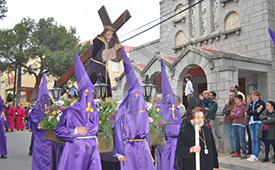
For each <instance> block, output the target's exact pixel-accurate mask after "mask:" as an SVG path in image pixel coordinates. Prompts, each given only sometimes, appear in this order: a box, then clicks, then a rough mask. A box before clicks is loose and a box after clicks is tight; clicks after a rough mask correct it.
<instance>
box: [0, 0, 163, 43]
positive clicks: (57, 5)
mask: <svg viewBox="0 0 275 170" xmlns="http://www.w3.org/2000/svg"><path fill="white" fill-rule="evenodd" d="M159 1H160V0H138V1H132V0H6V2H7V4H6V6H7V7H8V12H7V13H5V15H7V17H5V18H4V19H3V20H0V29H11V28H13V27H14V25H15V24H17V23H19V22H20V21H21V19H22V18H24V17H30V18H31V19H34V20H35V21H37V22H38V21H39V19H40V18H48V17H53V18H54V20H55V21H56V22H57V24H58V25H63V26H65V27H66V28H67V29H69V28H70V26H73V27H76V36H77V37H78V36H79V37H80V42H84V41H87V40H91V39H94V38H95V37H96V36H97V35H98V34H100V33H101V32H102V31H103V25H102V23H101V20H100V17H99V15H98V12H97V11H98V10H99V9H100V8H101V7H102V6H103V5H104V6H105V8H106V10H107V12H108V14H109V17H110V19H111V21H112V22H115V20H116V19H117V18H118V17H119V16H120V15H121V14H122V13H123V12H124V11H125V10H126V9H128V11H129V12H130V14H131V18H130V19H129V20H128V21H127V22H126V23H125V24H124V25H123V26H122V27H121V28H120V29H119V30H118V31H117V35H118V37H119V40H120V41H123V40H125V39H127V38H129V37H131V36H133V35H135V34H137V33H139V32H141V31H143V30H145V29H146V28H148V27H150V26H152V25H154V24H157V23H158V22H159V20H158V21H156V22H154V23H152V24H151V25H148V26H147V27H144V28H142V29H140V30H137V31H134V32H132V33H130V34H127V33H129V32H131V31H133V30H135V29H136V28H139V27H141V26H143V25H145V24H147V23H149V22H151V21H153V20H155V19H157V18H159V17H160V16H159V14H160V5H159ZM125 34H127V35H125ZM123 35H125V36H123ZM158 38H159V26H157V27H154V28H153V29H151V30H150V31H147V32H146V33H143V34H141V35H139V36H137V37H135V38H133V39H131V40H128V41H126V42H124V43H123V45H128V46H134V47H136V46H139V45H142V44H144V43H147V42H150V41H153V40H156V39H158Z"/></svg>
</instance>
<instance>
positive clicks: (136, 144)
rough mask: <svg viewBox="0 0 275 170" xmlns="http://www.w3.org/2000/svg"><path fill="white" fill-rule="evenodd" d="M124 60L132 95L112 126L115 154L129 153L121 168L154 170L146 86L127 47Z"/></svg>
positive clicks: (128, 97) (122, 169)
mask: <svg viewBox="0 0 275 170" xmlns="http://www.w3.org/2000/svg"><path fill="white" fill-rule="evenodd" d="M122 59H123V64H124V71H125V75H126V80H127V85H128V94H127V96H126V97H125V99H124V100H123V101H122V103H121V104H120V106H119V108H118V110H117V114H116V117H115V120H114V122H113V126H112V128H113V129H114V148H113V153H114V157H116V155H117V154H120V155H122V156H125V157H126V159H127V161H126V163H123V162H120V167H121V170H154V169H155V168H154V164H153V158H152V155H151V151H150V148H151V142H150V135H149V120H148V113H147V112H146V107H145V102H144V99H143V96H142V88H141V86H140V84H139V82H138V79H137V77H136V75H135V73H134V70H133V68H132V66H131V64H130V62H129V59H128V57H127V56H126V53H125V51H124V49H123V48H122Z"/></svg>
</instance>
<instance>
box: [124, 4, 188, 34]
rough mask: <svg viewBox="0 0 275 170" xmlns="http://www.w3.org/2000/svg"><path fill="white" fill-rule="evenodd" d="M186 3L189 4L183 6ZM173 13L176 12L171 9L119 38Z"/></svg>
mask: <svg viewBox="0 0 275 170" xmlns="http://www.w3.org/2000/svg"><path fill="white" fill-rule="evenodd" d="M186 5H188V3H187V4H185V5H183V7H184V6H186ZM171 13H174V11H171V12H169V13H167V14H164V15H163V16H160V17H159V18H157V19H154V20H153V21H150V22H148V23H146V24H144V25H142V26H140V27H138V28H136V29H134V30H132V31H130V32H127V33H126V34H123V35H121V36H119V38H122V37H124V36H126V35H128V34H130V33H132V32H135V31H137V30H139V29H141V28H143V27H145V26H147V25H149V24H151V23H153V22H155V21H157V20H159V19H160V18H162V17H166V16H167V15H170V14H171Z"/></svg>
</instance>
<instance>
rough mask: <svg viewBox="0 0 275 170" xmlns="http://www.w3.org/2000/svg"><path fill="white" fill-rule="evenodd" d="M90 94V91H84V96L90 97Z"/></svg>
mask: <svg viewBox="0 0 275 170" xmlns="http://www.w3.org/2000/svg"><path fill="white" fill-rule="evenodd" d="M88 93H89V90H88V89H86V90H85V91H84V96H85V97H87V96H88Z"/></svg>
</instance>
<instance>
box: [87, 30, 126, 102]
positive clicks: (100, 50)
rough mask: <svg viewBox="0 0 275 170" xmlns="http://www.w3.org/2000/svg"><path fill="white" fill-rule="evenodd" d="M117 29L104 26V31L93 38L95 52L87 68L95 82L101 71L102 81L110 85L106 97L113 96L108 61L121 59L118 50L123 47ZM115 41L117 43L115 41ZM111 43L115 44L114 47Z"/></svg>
mask: <svg viewBox="0 0 275 170" xmlns="http://www.w3.org/2000/svg"><path fill="white" fill-rule="evenodd" d="M114 32H115V29H114V28H112V27H111V26H109V25H106V26H104V30H103V32H102V33H101V34H100V35H98V36H97V37H96V38H95V39H94V40H93V53H92V56H91V62H90V64H89V67H88V69H87V73H88V76H89V78H90V80H91V81H92V83H93V84H95V83H96V81H97V75H98V73H101V76H102V81H103V82H104V83H106V82H107V83H106V84H107V85H108V88H107V94H106V97H112V89H111V88H112V87H111V83H110V78H109V74H108V71H107V65H106V62H108V61H115V62H119V61H120V60H121V57H119V56H121V55H118V50H119V49H120V48H121V44H119V42H118V40H117V38H116V37H114V36H113V35H114ZM113 41H114V42H115V43H113ZM111 44H115V45H114V46H113V47H112V46H111Z"/></svg>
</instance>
